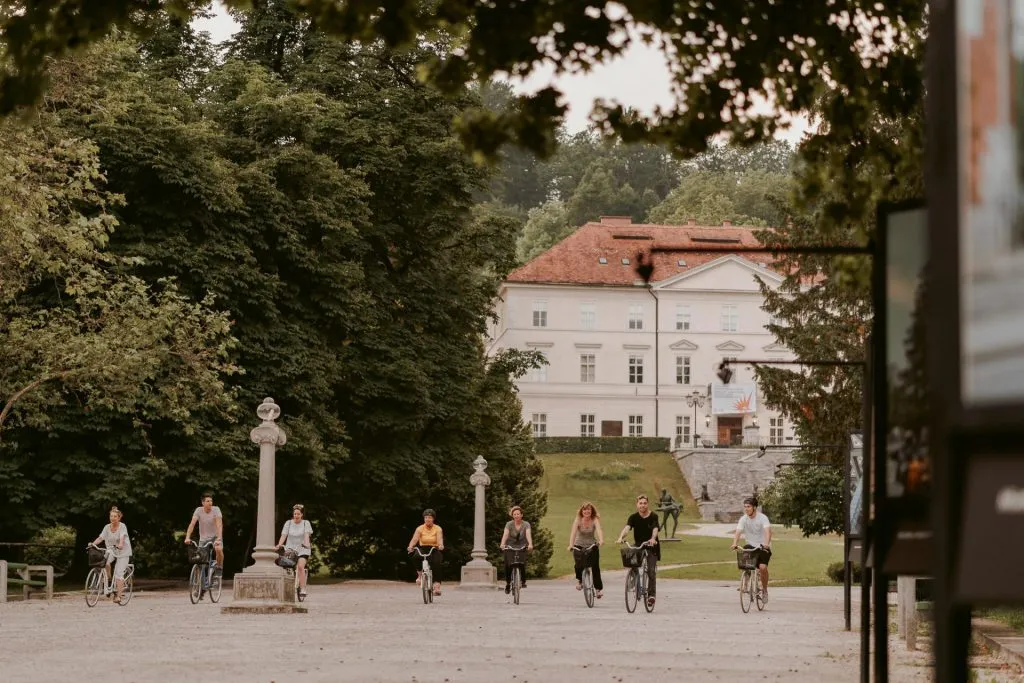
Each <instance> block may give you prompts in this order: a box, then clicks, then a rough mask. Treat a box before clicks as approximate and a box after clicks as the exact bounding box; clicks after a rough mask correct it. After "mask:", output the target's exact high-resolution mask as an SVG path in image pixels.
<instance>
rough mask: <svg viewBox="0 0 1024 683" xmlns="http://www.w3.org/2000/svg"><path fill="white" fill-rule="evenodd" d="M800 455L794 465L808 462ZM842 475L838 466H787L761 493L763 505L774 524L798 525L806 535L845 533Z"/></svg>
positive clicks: (801, 453)
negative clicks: (769, 513)
mask: <svg viewBox="0 0 1024 683" xmlns="http://www.w3.org/2000/svg"><path fill="white" fill-rule="evenodd" d="M810 457H811V456H810V455H809V454H808V453H805V452H800V453H798V455H797V457H795V458H794V462H797V463H807V462H811V461H810V460H809V458H810ZM842 486H843V474H842V471H841V470H840V469H838V468H835V467H784V468H783V469H782V473H781V474H779V476H778V477H776V478H775V480H774V481H773V482H772V483H771V484H770V485H769V486H768V488H766V489H765V490H764V491H762V492H761V495H760V503H761V505H762V507H763V508H764V509H765V510H768V511H770V512H771V519H772V522H773V523H775V524H782V525H783V526H786V527H790V526H799V527H800V530H801V531H802V532H803V534H804V535H805V536H815V535H819V534H841V533H843V490H842Z"/></svg>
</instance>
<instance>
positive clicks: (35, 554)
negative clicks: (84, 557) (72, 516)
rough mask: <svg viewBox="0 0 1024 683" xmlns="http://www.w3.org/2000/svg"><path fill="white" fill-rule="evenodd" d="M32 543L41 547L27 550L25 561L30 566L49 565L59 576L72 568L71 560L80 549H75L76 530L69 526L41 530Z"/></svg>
mask: <svg viewBox="0 0 1024 683" xmlns="http://www.w3.org/2000/svg"><path fill="white" fill-rule="evenodd" d="M29 542H30V543H38V544H40V546H50V547H38V546H37V547H32V546H29V547H27V548H25V554H24V556H23V559H24V561H25V562H27V563H28V564H48V565H51V566H52V567H53V571H54V572H56V573H57V574H63V573H64V572H66V571H67V570H68V569H70V568H71V560H72V557H73V556H74V553H75V551H76V550H78V548H76V547H75V530H74V529H72V528H71V527H69V526H63V525H57V526H51V527H48V528H46V529H41V530H40V531H39V532H38V533H37V534H36V535H35V536H33V537H32V539H31V541H29Z"/></svg>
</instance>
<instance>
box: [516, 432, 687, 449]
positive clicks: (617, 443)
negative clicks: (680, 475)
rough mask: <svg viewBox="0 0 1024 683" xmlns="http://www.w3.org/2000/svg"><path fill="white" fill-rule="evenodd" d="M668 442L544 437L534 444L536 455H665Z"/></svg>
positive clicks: (648, 438) (659, 439) (653, 438)
mask: <svg viewBox="0 0 1024 683" xmlns="http://www.w3.org/2000/svg"><path fill="white" fill-rule="evenodd" d="M670 441H671V439H669V438H667V437H660V436H643V437H635V436H600V437H596V436H595V437H588V436H545V437H540V438H536V439H534V444H535V446H536V449H537V452H538V453H667V452H668V451H669V445H670V443H669V442H670Z"/></svg>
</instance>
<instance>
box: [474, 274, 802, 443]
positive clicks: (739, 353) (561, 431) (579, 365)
mask: <svg viewBox="0 0 1024 683" xmlns="http://www.w3.org/2000/svg"><path fill="white" fill-rule="evenodd" d="M755 276H760V277H761V278H762V279H764V280H765V281H766V282H767V283H769V285H770V286H773V287H774V286H778V285H779V284H780V283H781V282H782V278H781V277H780V276H779V275H777V274H776V273H774V272H773V271H771V270H770V269H767V268H765V267H764V266H762V265H761V264H758V263H754V262H752V261H749V260H747V259H744V258H742V257H741V256H738V255H731V254H729V255H723V256H721V257H719V258H716V259H714V260H712V261H710V262H708V263H705V264H703V265H701V266H699V267H696V268H693V269H691V270H688V271H685V272H681V273H679V274H677V275H675V276H673V277H670V278H667V279H665V280H663V281H661V282H653V283H652V284H651V286H650V288H648V287H647V286H645V285H643V284H642V282H638V284H637V285H635V286H608V285H572V284H547V283H541V282H537V283H531V282H506V283H505V284H504V285H503V287H502V290H501V296H500V300H499V302H498V304H497V310H496V312H497V315H498V321H497V323H496V324H494V325H493V326H492V329H491V331H490V334H489V336H490V339H489V340H488V352H489V353H496V352H498V351H499V350H501V349H505V348H517V349H523V350H531V349H532V350H537V351H541V352H542V353H543V354H544V355H545V357H546V358H547V360H548V363H549V365H548V366H547V367H546V368H544V369H543V370H540V371H536V372H533V373H530V374H529V375H527V376H526V377H523V378H522V379H521V380H520V381H519V382H518V383H517V386H518V389H519V396H520V399H521V400H522V403H523V419H524V421H526V422H529V423H532V425H533V430H534V434H535V435H536V436H581V435H591V434H593V435H594V436H601V435H602V432H604V435H614V431H615V429H616V423H621V429H622V432H621V433H622V435H623V436H629V435H638V436H662V437H669V438H671V439H672V440H673V443H676V440H677V437H681V439H680V440H681V442H682V445H691V444H692V443H693V441H692V439H693V436H694V434H697V435H699V436H700V439H701V440H702V441H703V440H708V441H711V442H714V443H729V442H735V441H736V440H737V438H742V440H743V441H744V442H745V443H751V442H758V443H761V444H767V443H771V444H778V445H795V439H794V435H793V429H792V425H791V424H789V422H788V421H785V422H783V421H782V419H781V417H780V416H779V414H778V413H777V412H776V411H774V410H772V409H770V407H768V406H766V405H764V402H763V401H762V400H761V396H760V395H757V394H759V391H757V390H756V387H751V388H752V389H754V392H755V396H754V404H755V405H756V411H755V412H752V413H746V414H744V413H742V412H739V411H733V410H731V409H730V408H729V407H727V406H722V405H719V406H717V407H716V409H715V410H714V413H724V414H718V415H716V414H713V411H712V406H711V401H710V399H709V397H707V394H708V389H709V385H712V384H721V380H720V379H719V378H718V377H717V375H716V373H717V371H718V366H719V364H720V363H721V362H722V360H723V359H724V358H732V359H741V360H773V359H774V360H783V359H791V358H793V356H792V354H791V353H789V352H788V351H787V350H786V349H785V348H783V347H781V346H779V345H778V344H777V343H776V342H775V338H774V337H773V335H772V334H771V333H770V332H769V331H768V330H767V328H766V325H767V324H768V322H769V316H768V314H767V313H766V312H765V311H763V310H762V309H761V305H762V301H763V298H762V296H761V293H760V290H759V288H758V284H757V282H756V281H755ZM656 311H657V314H656ZM656 315H657V323H656V322H655V316H656ZM731 369H732V370H733V372H734V374H733V377H732V379H731V381H730V384H733V385H736V384H745V383H746V384H752V383H753V370H752V368H751V367H750V366H749V365H734V366H732V367H731ZM695 391H696V392H698V393H699V394H700V395H701V396H705V400H704V405H703V406H702V407H696V411H695V410H694V407H692V406H691V405H688V404H687V401H686V396H688V395H692V394H693V393H694V392H695ZM755 416H756V423H757V427H756V428H755V427H754V424H755ZM741 435H742V437H741Z"/></svg>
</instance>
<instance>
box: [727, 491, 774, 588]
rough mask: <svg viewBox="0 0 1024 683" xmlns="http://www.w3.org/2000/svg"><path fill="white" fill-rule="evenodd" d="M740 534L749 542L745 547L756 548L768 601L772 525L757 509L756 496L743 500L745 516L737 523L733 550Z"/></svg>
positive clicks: (762, 584)
mask: <svg viewBox="0 0 1024 683" xmlns="http://www.w3.org/2000/svg"><path fill="white" fill-rule="evenodd" d="M740 534H742V535H743V538H744V539H745V540H746V542H747V544H746V545H745V546H743V549H744V550H755V553H754V555H755V562H756V564H757V569H758V572H759V573H760V574H761V588H762V589H763V592H764V601H765V602H768V562H770V561H771V559H772V551H771V545H772V525H771V522H769V521H768V517H766V516H765V514H764V513H763V512H758V511H757V499H756V498H747V499H745V500H744V501H743V516H742V517H740V521H739V522H737V523H736V533H735V534H733V539H732V549H733V550H736V549H737V548H739V543H740Z"/></svg>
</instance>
